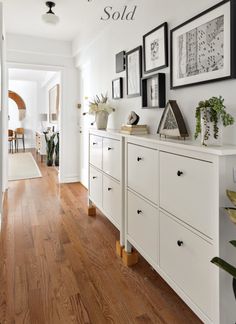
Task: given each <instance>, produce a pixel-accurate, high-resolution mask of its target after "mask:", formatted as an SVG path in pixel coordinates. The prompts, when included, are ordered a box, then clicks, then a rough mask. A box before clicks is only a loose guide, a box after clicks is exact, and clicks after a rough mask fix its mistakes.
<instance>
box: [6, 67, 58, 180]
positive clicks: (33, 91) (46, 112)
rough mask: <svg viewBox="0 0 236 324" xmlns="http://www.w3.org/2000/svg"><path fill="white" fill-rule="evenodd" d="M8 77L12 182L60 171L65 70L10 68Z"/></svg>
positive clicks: (9, 172) (10, 173)
mask: <svg viewBox="0 0 236 324" xmlns="http://www.w3.org/2000/svg"><path fill="white" fill-rule="evenodd" d="M8 80H9V82H8V90H9V91H8V150H9V151H8V152H9V165H8V179H9V181H14V180H23V179H32V178H39V177H42V176H43V172H41V171H42V168H43V169H44V170H45V167H54V168H55V169H56V171H57V172H59V169H60V161H59V151H60V145H59V144H60V112H61V84H62V82H61V72H60V71H50V70H45V69H44V70H39V69H32V68H25V67H24V68H20V67H17V68H16V67H14V68H13V67H12V68H11V67H9V69H8Z"/></svg>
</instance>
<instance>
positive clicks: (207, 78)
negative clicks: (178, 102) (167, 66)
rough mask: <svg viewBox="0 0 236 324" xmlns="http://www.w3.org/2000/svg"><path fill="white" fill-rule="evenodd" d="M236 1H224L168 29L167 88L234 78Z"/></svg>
mask: <svg viewBox="0 0 236 324" xmlns="http://www.w3.org/2000/svg"><path fill="white" fill-rule="evenodd" d="M235 20H236V2H235V1H234V0H226V1H223V2H220V3H218V4H217V5H215V6H214V7H212V8H210V9H208V10H206V11H204V12H202V13H201V14H199V15H198V16H196V17H194V18H192V19H190V20H188V21H186V22H185V23H183V24H182V25H180V26H178V27H176V28H174V29H173V30H171V88H172V89H174V88H180V87H184V86H190V85H194V84H201V83H207V82H212V81H216V80H223V79H229V78H235V75H236V73H235V70H236V69H235V60H234V58H235V52H236V48H235V37H236V34H235V29H236V28H235V27H236V22H235Z"/></svg>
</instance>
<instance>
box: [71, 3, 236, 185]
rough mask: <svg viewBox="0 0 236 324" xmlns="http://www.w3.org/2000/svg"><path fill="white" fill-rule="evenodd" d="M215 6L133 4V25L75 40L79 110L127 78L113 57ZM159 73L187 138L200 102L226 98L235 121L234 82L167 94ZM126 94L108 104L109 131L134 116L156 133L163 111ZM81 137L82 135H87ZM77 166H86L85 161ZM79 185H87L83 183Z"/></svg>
mask: <svg viewBox="0 0 236 324" xmlns="http://www.w3.org/2000/svg"><path fill="white" fill-rule="evenodd" d="M216 3H218V1H216V0H198V1H189V0H174V1H173V0H158V1H157V0H148V1H139V0H137V1H129V5H130V6H131V7H132V5H134V4H137V5H138V7H137V15H136V18H135V21H133V22H125V21H123V22H119V21H117V22H116V21H115V22H107V23H106V25H107V26H106V29H105V30H104V31H103V32H102V33H101V34H99V35H96V37H95V38H94V39H93V40H90V41H89V42H88V43H87V45H85V46H84V47H82V48H81V47H80V46H79V45H80V44H79V40H75V41H74V46H73V51H74V54H75V55H76V65H77V67H78V68H79V75H80V95H81V101H82V103H83V104H84V105H83V109H82V110H83V111H86V110H87V106H86V103H85V102H84V97H85V96H88V97H92V96H93V95H95V94H100V93H101V92H103V93H105V92H107V91H108V94H109V97H110V98H111V83H112V79H114V78H117V77H124V78H125V72H122V73H119V74H116V72H115V54H116V53H118V52H120V51H122V50H125V51H129V50H132V49H133V48H135V47H137V46H138V45H142V36H143V35H144V34H145V33H147V32H149V31H150V30H152V29H153V28H155V27H157V26H159V25H160V24H162V23H163V22H165V21H166V22H168V24H169V29H172V28H174V27H176V26H178V25H179V24H181V23H183V22H184V21H186V20H188V19H189V18H191V17H193V16H195V15H197V14H199V13H201V12H202V11H204V10H205V9H207V8H209V7H211V6H213V5H214V4H216ZM114 7H116V6H115V5H114ZM159 72H164V73H166V79H167V80H166V88H167V91H166V95H167V96H166V98H167V100H168V99H176V100H177V102H178V104H179V106H180V108H181V111H182V113H183V116H184V118H185V121H186V124H187V127H188V130H189V133H190V135H191V136H193V133H194V128H195V107H196V105H197V104H198V102H199V101H200V100H202V99H207V98H209V97H211V96H219V95H222V96H223V97H224V98H225V104H226V106H227V110H228V112H230V113H231V114H232V115H233V116H234V117H236V93H235V89H236V81H235V80H229V81H222V82H214V83H209V84H206V85H198V86H191V87H186V88H183V89H178V90H170V68H169V67H168V68H166V69H163V70H160V71H159ZM124 81H125V79H124ZM124 94H125V98H124V99H121V100H118V101H114V102H112V103H113V106H114V107H115V108H116V112H115V113H114V114H112V115H111V116H110V117H109V123H108V127H109V128H120V126H121V124H122V123H125V122H126V120H127V116H128V114H129V112H130V111H131V110H134V111H136V112H137V113H138V115H140V117H141V119H140V123H144V124H148V125H149V126H150V131H151V133H156V131H157V127H158V124H159V121H160V118H161V115H162V113H163V109H150V110H147V109H141V97H137V98H133V99H130V98H129V99H127V98H126V83H125V89H124ZM81 118H82V121H81V123H82V124H81V126H82V127H85V129H86V128H88V127H90V122H89V121H90V120H91V118H90V117H81ZM84 132H85V133H86V130H85V131H84ZM224 142H225V143H234V144H236V124H235V125H234V126H230V127H227V128H225V129H224ZM80 155H81V157H82V160H83V159H86V158H85V156H87V146H86V145H85V146H84V149H83V151H82V152H81V154H80ZM81 163H82V165H86V163H85V161H84V160H83V161H82V162H81ZM82 172H83V173H84V174H86V172H87V170H84V171H83V170H82ZM83 178H86V176H84V177H83ZM83 183H84V184H86V182H83Z"/></svg>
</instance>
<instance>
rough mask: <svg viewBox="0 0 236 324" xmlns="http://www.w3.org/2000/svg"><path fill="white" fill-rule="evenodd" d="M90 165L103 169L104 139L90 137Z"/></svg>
mask: <svg viewBox="0 0 236 324" xmlns="http://www.w3.org/2000/svg"><path fill="white" fill-rule="evenodd" d="M90 163H91V164H92V165H94V166H95V167H97V168H99V169H102V137H100V136H94V135H90Z"/></svg>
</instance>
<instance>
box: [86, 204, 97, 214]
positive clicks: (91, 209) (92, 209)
mask: <svg viewBox="0 0 236 324" xmlns="http://www.w3.org/2000/svg"><path fill="white" fill-rule="evenodd" d="M88 216H96V207H95V206H88Z"/></svg>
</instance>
